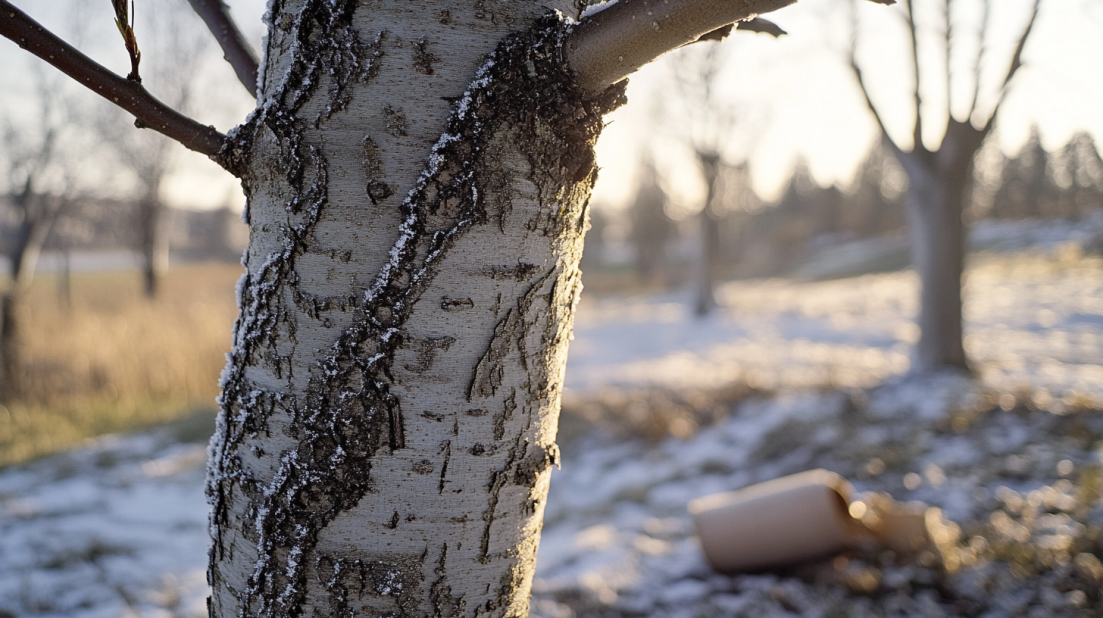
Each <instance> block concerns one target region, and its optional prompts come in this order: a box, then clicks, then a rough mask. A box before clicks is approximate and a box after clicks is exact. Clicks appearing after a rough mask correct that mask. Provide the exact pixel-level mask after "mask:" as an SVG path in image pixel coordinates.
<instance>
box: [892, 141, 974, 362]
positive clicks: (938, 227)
mask: <svg viewBox="0 0 1103 618" xmlns="http://www.w3.org/2000/svg"><path fill="white" fill-rule="evenodd" d="M904 166H905V168H906V169H907V170H908V182H909V189H908V191H907V193H906V194H905V195H904V209H905V212H906V213H907V216H908V234H909V235H910V236H911V246H912V261H913V263H914V265H915V269H916V272H917V273H918V274H919V281H920V286H919V287H920V291H919V315H918V316H916V323H917V324H918V326H919V331H920V336H919V341H918V342H917V343H916V345H915V349H914V350H912V363H911V364H912V367H911V369H912V371H913V372H916V373H922V372H925V371H929V370H932V369H936V368H938V367H943V366H949V367H960V368H965V366H966V363H965V349H964V347H962V317H961V276H962V272H963V270H964V266H965V226H964V224H963V223H962V220H961V199H960V197H959V196H960V195H961V193H960V192H957V194H956V195H955V193H954V190H953V188H951V187H948V186H947V185H946V184H945V183H943V182H942V179H941V178H939V177H938V176H937V175H936V174H935V173H933V172H931V171H930V170H927V169H926V168H924V166H923V165H922V164H916V163H915V162H908V163H905V164H904Z"/></svg>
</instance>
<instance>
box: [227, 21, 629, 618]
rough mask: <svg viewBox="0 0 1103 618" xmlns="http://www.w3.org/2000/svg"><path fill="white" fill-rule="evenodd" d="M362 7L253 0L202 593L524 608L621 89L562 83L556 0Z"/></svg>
mask: <svg viewBox="0 0 1103 618" xmlns="http://www.w3.org/2000/svg"><path fill="white" fill-rule="evenodd" d="M360 4H365V3H358V2H355V1H353V0H340V1H333V0H325V1H322V0H298V1H292V0H288V1H287V2H282V3H281V2H278V1H277V2H276V3H274V4H273V5H272V6H271V7H270V16H271V24H270V28H269V39H268V59H267V70H266V72H265V73H266V76H265V77H264V78H263V80H264V83H263V88H262V95H261V108H260V109H259V110H258V112H257V113H256V114H255V115H254V116H253V118H252V119H251V120H250V121H249V122H248V123H247V124H246V125H244V126H242V127H240V128H239V129H238V130H237V131H236V133H235V134H234V140H235V141H234V146H233V148H232V152H230V153H229V156H230V158H232V159H233V164H234V165H237V166H238V169H239V171H240V172H242V176H243V185H244V188H245V191H246V194H247V196H248V197H249V204H248V210H247V213H246V217H247V219H248V221H249V224H250V245H249V250H248V252H247V254H246V257H245V263H246V270H247V272H246V273H245V275H244V276H243V277H242V279H241V282H240V284H239V304H240V307H241V315H240V317H239V318H238V321H237V323H236V325H235V333H234V349H233V352H232V354H231V357H230V360H229V364H228V366H227V367H226V370H225V371H224V373H223V378H222V386H223V393H222V396H221V399H220V404H221V411H220V414H219V420H218V429H217V431H216V434H215V437H214V438H213V439H212V443H211V448H210V456H211V457H210V469H209V476H208V487H207V491H208V497H209V500H210V502H211V505H212V509H213V513H212V516H211V534H212V539H213V543H212V547H211V553H210V559H211V562H210V574H209V578H210V582H211V585H212V588H213V594H212V599H211V613H212V615H213V616H238V615H248V616H353V615H356V616H360V615H364V616H484V615H485V616H523V615H526V614H527V607H528V596H529V588H530V585H531V578H532V572H533V564H534V560H535V556H536V548H537V543H538V540H539V531H540V527H541V517H542V513H543V509H544V500H545V497H546V493H547V487H548V478H549V476H550V467H551V466H552V465H554V464H556V463H557V461H558V449H557V447H556V445H555V432H556V423H557V418H558V412H559V399H560V392H561V388H562V382H563V370H564V365H565V361H566V351H567V342H568V340H569V339H570V332H571V325H572V319H573V312H574V306H575V303H576V300H577V297H578V294H579V292H580V290H581V287H582V286H581V281H580V272H579V270H578V261H579V258H580V256H581V250H582V236H583V233H584V230H585V229H586V226H587V204H588V198H589V193H590V189H591V187H592V185H593V183H594V181H595V179H596V168H595V167H594V157H593V150H592V145H593V142H594V141H595V140H596V137H597V134H598V131H599V130H600V128H601V126H602V121H601V118H602V115H603V114H604V113H606V112H608V111H610V110H611V109H612V108H614V107H615V106H616V105H617V104H619V103H620V102H621V100H622V92H623V90H622V89H620V88H618V87H614V88H612V89H610V90H609V91H607V92H606V93H605V94H603V95H602V96H600V97H597V98H596V100H585V99H584V98H583V97H582V96H581V95H580V94H579V92H578V91H577V90H576V89H575V87H574V84H573V83H572V81H571V78H570V77H569V74H568V73H567V72H566V71H565V69H564V66H563V62H562V59H561V58H560V48H559V45H558V39H557V37H558V36H560V34H561V33H562V32H563V28H562V25H561V24H560V23H559V21H558V19H557V18H555V17H549V18H543V19H541V20H539V21H537V17H539V16H540V15H541V14H543V13H544V12H545V11H546V9H545V8H544V6H546V3H537V2H513V3H508V4H506V3H496V4H495V5H494V6H493V9H490V8H487V7H485V6H484V4H483V3H482V2H477V3H472V4H471V5H457V4H456V3H446V2H427V3H424V5H421V6H423V8H418V9H416V10H412V9H410V8H408V7H407V5H405V4H402V3H372V4H371V10H370V11H369V10H357V6H358V5H360ZM559 8H561V9H564V10H566V9H568V8H570V7H568V6H561V7H559ZM534 22H536V23H537V27H536V28H534V29H532V30H525V28H527V27H528V26H529V25H530V24H533V23H534ZM511 32H513V33H514V34H510V33H511ZM507 35H509V36H507ZM499 42H501V43H499ZM496 48H497V49H496ZM495 49H496V51H494V56H493V57H492V59H491V60H490V61H485V58H486V55H487V54H488V53H489V52H491V51H493V50H495ZM484 61H485V62H484ZM480 67H481V68H480ZM473 77H474V78H475V79H474V81H471V80H472V78H473ZM450 110H451V111H450ZM434 144H435V145H434Z"/></svg>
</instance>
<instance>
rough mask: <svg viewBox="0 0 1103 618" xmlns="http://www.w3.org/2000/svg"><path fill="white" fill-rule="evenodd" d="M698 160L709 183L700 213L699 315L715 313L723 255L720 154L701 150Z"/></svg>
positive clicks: (696, 304) (695, 310)
mask: <svg viewBox="0 0 1103 618" xmlns="http://www.w3.org/2000/svg"><path fill="white" fill-rule="evenodd" d="M697 161H698V162H699V163H700V164H701V172H702V175H703V176H704V178H705V185H706V186H707V187H708V193H707V197H706V198H705V205H704V206H703V207H702V208H701V213H700V214H699V215H698V223H699V231H700V234H701V236H700V239H699V240H700V243H701V244H700V252H699V253H698V254H697V264H696V268H695V271H696V272H695V273H694V288H695V293H694V300H693V313H694V314H695V315H697V316H698V317H702V316H706V315H708V314H709V313H712V310H713V309H715V308H716V296H715V294H714V293H713V291H714V289H715V288H716V281H715V275H716V262H717V258H718V256H719V255H720V222H719V221H718V220H717V217H716V206H717V205H716V204H715V203H714V202H715V201H716V193H717V182H718V180H719V179H718V176H719V174H720V157H719V156H718V155H715V154H707V153H702V152H698V153H697Z"/></svg>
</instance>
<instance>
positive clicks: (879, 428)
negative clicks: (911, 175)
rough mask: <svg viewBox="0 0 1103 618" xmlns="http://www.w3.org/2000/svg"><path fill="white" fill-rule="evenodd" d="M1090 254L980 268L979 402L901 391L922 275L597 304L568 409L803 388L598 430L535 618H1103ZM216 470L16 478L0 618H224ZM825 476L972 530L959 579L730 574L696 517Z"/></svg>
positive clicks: (34, 470) (2, 506)
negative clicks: (739, 494)
mask: <svg viewBox="0 0 1103 618" xmlns="http://www.w3.org/2000/svg"><path fill="white" fill-rule="evenodd" d="M994 236H998V235H996V234H994ZM1004 236H1005V237H1010V238H1016V236H1015V234H1012V233H1005V234H1004ZM1020 236H1021V233H1020ZM1068 237H1069V235H1067V234H1066V236H1065V237H1064V238H1066V239H1067V238H1068ZM1074 240H1075V239H1074ZM1039 244H1040V243H1034V245H1033V246H1035V247H1037V246H1039ZM1074 247H1075V246H1074V245H1068V244H1067V243H1066V244H1061V243H1060V242H1054V243H1052V244H1050V245H1044V246H1042V247H1041V253H1037V252H1035V253H1017V254H1001V255H987V256H980V257H978V258H976V259H975V260H974V266H973V268H972V270H971V272H970V274H969V278H968V282H967V287H966V299H967V307H966V313H967V316H968V328H967V330H968V332H969V340H968V347H969V351H970V353H971V354H972V355H973V357H974V358H975V359H977V360H978V368H979V370H980V373H981V375H982V377H983V380H982V382H981V383H980V384H977V383H971V382H968V381H965V380H963V379H962V378H960V377H959V376H952V375H951V376H934V377H932V378H930V379H928V380H926V381H922V382H916V381H914V380H912V381H902V380H893V379H892V377H893V376H894V375H896V374H899V373H901V372H903V371H904V370H906V368H907V349H908V345H909V344H910V342H911V341H912V340H914V337H915V332H914V328H913V327H912V326H911V325H910V322H909V321H908V318H909V316H910V315H911V313H912V312H913V311H914V286H915V281H914V277H913V275H912V274H910V273H893V274H884V275H870V276H865V277H861V278H857V279H848V280H840V281H827V282H817V283H801V282H795V281H791V280H781V279H778V280H765V281H754V282H738V283H732V284H729V285H727V286H725V287H724V288H723V289H722V290H721V291H720V298H721V302H722V304H723V305H724V306H723V308H722V310H721V311H720V312H719V314H718V315H716V316H715V317H712V318H709V319H707V320H704V321H698V320H694V319H692V318H691V317H690V315H689V313H688V310H687V307H686V305H685V304H684V302H683V298H684V297H682V296H680V295H676V294H667V295H659V296H645V297H636V298H629V299H625V298H587V299H586V300H584V301H583V306H582V307H581V308H580V312H579V318H578V323H577V328H576V341H575V342H574V344H573V346H572V349H571V357H570V364H569V367H568V389H569V391H570V394H571V396H572V397H575V398H585V397H587V396H588V395H587V394H588V393H594V392H598V391H601V390H602V389H607V388H609V387H611V386H620V387H641V386H657V387H668V388H675V389H708V388H714V387H717V386H720V385H723V384H726V383H730V382H732V381H741V382H743V383H746V384H749V385H751V386H754V387H756V388H760V389H764V390H777V391H782V392H783V394H782V395H779V396H777V397H775V398H772V399H767V398H751V399H746V400H743V401H739V402H736V403H733V404H732V405H731V410H730V412H729V413H728V414H727V415H726V418H724V419H723V420H721V421H720V422H719V423H717V424H716V425H715V426H712V427H707V428H705V430H703V431H701V432H699V433H698V434H697V435H695V436H693V437H692V438H688V439H685V440H679V439H674V438H668V439H665V440H662V441H659V442H648V441H644V440H633V439H624V438H614V437H612V435H611V434H608V433H605V432H603V431H602V430H595V431H592V432H590V433H589V434H587V435H584V436H582V437H580V438H578V439H576V440H575V441H574V443H573V444H570V445H568V447H567V448H566V449H565V451H564V464H563V469H562V470H558V471H556V472H555V473H554V475H553V480H552V494H551V496H550V498H549V502H548V506H547V511H546V518H545V519H546V523H545V528H544V533H543V542H542V544H541V548H540V554H539V560H538V565H537V578H536V581H535V582H534V597H533V614H534V615H535V616H540V617H543V618H568V617H571V616H597V615H604V616H718V615H726V616H765V617H773V616H874V615H932V616H939V615H969V616H992V617H995V616H1010V615H1031V616H1033V615H1044V616H1078V615H1098V614H1094V613H1093V610H1091V609H1088V608H1091V607H1100V606H1103V599H1101V598H1100V582H1103V565H1101V564H1100V562H1099V559H1098V556H1099V555H1100V554H1101V547H1100V530H1101V528H1100V527H1101V526H1103V503H1101V502H1100V500H1099V495H1100V493H1101V492H1103V487H1101V483H1103V480H1101V478H1103V475H1101V473H1100V470H1101V469H1103V468H1101V457H1103V414H1100V413H1099V412H1098V409H1097V408H1098V407H1099V406H1098V405H1096V404H1093V403H1092V401H1091V400H1092V398H1095V399H1099V398H1100V397H1103V339H1101V337H1103V260H1100V259H1099V258H1095V257H1092V258H1084V257H1082V256H1080V255H1079V254H1078V252H1077V251H1076V250H1075V248H1074ZM1015 248H1016V249H1021V246H1018V245H1016V246H1015ZM886 378H888V381H887V383H886V384H884V385H882V386H879V387H874V386H875V385H876V384H878V383H879V382H881V381H883V380H885V379H886ZM824 386H831V387H835V388H828V389H824V388H822V387H824ZM802 388H803V389H804V390H801V389H802ZM1093 412H1094V413H1093ZM203 457H204V450H203V446H202V445H197V444H184V443H180V442H179V441H177V440H175V439H173V438H172V436H171V435H170V434H169V432H167V431H164V430H162V431H155V432H151V433H145V434H140V435H134V436H127V437H108V438H103V439H100V440H97V441H94V442H90V443H89V444H88V445H86V446H85V447H83V448H81V449H76V450H74V451H71V452H68V453H61V454H58V455H55V456H52V457H49V458H45V459H42V460H39V461H36V462H32V463H30V464H27V465H23V466H15V467H10V468H7V469H4V470H0V618H6V617H7V616H58V617H60V616H73V617H79V618H92V617H117V616H166V617H167V616H201V615H205V613H206V612H205V607H204V599H205V597H206V594H207V590H206V584H205V577H204V569H205V563H206V545H207V535H206V503H205V501H204V498H203V495H202V477H203V470H202V461H203ZM815 467H826V468H828V469H831V470H835V471H837V472H839V473H840V474H842V475H843V476H844V477H846V478H848V479H850V480H852V481H853V482H854V483H855V485H856V487H857V489H858V490H861V491H866V490H874V491H887V492H889V493H891V494H892V495H893V496H894V497H896V498H898V499H903V500H911V499H915V500H923V501H925V502H927V503H929V504H933V505H936V506H939V507H941V508H942V509H944V511H945V513H946V515H947V516H948V517H949V518H951V519H953V520H954V521H956V522H957V523H959V524H960V525H961V526H962V528H963V530H964V535H963V542H962V544H961V545H960V546H959V549H958V554H957V555H956V556H957V557H956V558H955V560H957V561H958V562H960V563H961V565H962V567H961V568H960V569H959V570H957V571H956V572H952V573H951V572H948V571H946V570H944V569H940V568H937V566H931V563H930V560H929V558H930V557H929V556H927V557H923V556H920V557H918V558H916V559H914V560H913V559H910V558H907V557H903V556H894V555H891V554H889V553H886V552H878V551H876V550H873V549H868V548H866V549H859V550H855V551H853V552H849V553H847V554H845V555H843V556H841V557H838V558H835V559H828V560H826V561H824V562H822V563H817V564H812V565H805V566H804V567H800V568H797V569H792V570H789V571H781V572H774V573H767V574H758V575H741V576H736V577H730V576H723V575H718V574H715V573H711V572H710V571H709V569H708V568H707V566H706V565H705V563H704V561H703V558H702V556H701V554H700V550H699V548H698V547H697V545H696V540H695V539H694V537H693V534H692V524H691V521H690V519H689V517H688V515H687V513H686V510H685V506H686V503H687V502H688V501H689V500H691V499H693V498H696V497H699V496H702V495H706V494H709V493H713V492H717V491H724V490H729V489H735V488H739V487H742V486H745V485H747V484H751V483H755V482H759V481H765V480H769V479H771V478H775V477H777V476H781V475H785V474H789V473H794V472H798V471H801V470H805V469H808V468H815Z"/></svg>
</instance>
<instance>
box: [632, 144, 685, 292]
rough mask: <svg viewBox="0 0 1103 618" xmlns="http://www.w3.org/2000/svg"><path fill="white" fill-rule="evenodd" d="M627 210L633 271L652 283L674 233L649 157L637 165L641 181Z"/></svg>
mask: <svg viewBox="0 0 1103 618" xmlns="http://www.w3.org/2000/svg"><path fill="white" fill-rule="evenodd" d="M637 185H638V186H637V189H636V197H635V199H634V200H633V202H632V206H631V208H630V211H629V216H630V217H631V223H632V231H631V236H630V238H631V240H632V245H633V248H634V249H635V254H636V272H637V273H638V274H639V277H640V280H641V281H642V282H643V283H645V284H647V283H652V282H653V281H654V280H655V278H656V277H657V276H658V273H659V269H660V268H661V267H662V266H663V264H664V262H665V257H666V249H667V245H668V244H669V243H670V241H671V240H672V239H673V238H674V236H675V235H676V233H677V230H676V227H675V223H674V221H673V219H671V218H670V216H669V215H668V214H667V212H666V204H667V196H666V192H665V191H663V188H662V186H660V185H659V179H658V174H657V173H656V171H655V164H654V162H653V161H652V160H651V159H650V158H649V157H648V158H645V160H644V161H642V162H641V163H640V180H639V182H638V183H637Z"/></svg>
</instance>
